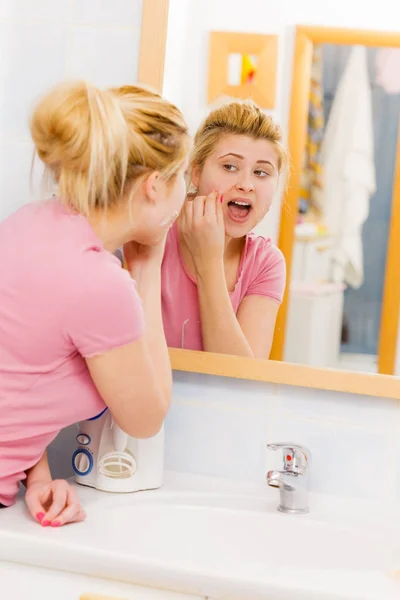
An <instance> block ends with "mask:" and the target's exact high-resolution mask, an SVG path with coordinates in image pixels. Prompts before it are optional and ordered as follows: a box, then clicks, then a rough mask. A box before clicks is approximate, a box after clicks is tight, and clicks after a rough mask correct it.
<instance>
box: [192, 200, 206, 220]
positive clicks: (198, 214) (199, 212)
mask: <svg viewBox="0 0 400 600" xmlns="http://www.w3.org/2000/svg"><path fill="white" fill-rule="evenodd" d="M205 201H206V196H196V198H195V199H194V200H193V202H192V203H191V204H193V223H199V222H200V221H202V220H203V217H204V205H205Z"/></svg>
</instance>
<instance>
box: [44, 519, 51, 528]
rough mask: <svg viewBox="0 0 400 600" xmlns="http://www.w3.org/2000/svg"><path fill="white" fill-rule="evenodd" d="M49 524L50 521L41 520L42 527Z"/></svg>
mask: <svg viewBox="0 0 400 600" xmlns="http://www.w3.org/2000/svg"><path fill="white" fill-rule="evenodd" d="M49 525H50V521H47V519H46V521H42V527H48V526H49Z"/></svg>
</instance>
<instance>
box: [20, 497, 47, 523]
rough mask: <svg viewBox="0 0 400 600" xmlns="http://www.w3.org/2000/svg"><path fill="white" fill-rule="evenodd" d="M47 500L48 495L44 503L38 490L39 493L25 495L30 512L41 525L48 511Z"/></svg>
mask: <svg viewBox="0 0 400 600" xmlns="http://www.w3.org/2000/svg"><path fill="white" fill-rule="evenodd" d="M49 491H50V490H49ZM47 498H48V494H47V495H45V497H44V501H43V499H42V494H41V493H40V490H37V491H34V490H32V492H27V494H26V495H25V503H26V506H27V508H28V511H29V513H30V514H31V515H32V517H33V518H34V519H35V520H36V521H39V523H41V522H42V520H43V517H44V515H45V514H46V511H47V508H46V500H47Z"/></svg>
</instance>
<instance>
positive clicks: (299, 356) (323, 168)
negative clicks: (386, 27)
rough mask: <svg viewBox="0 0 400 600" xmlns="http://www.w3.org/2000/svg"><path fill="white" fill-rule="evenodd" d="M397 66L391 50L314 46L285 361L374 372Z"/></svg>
mask: <svg viewBox="0 0 400 600" xmlns="http://www.w3.org/2000/svg"><path fill="white" fill-rule="evenodd" d="M396 61H397V62H396ZM396 65H397V67H396ZM398 69H400V50H397V49H392V48H377V47H366V46H361V45H338V44H316V45H314V46H313V56H312V69H311V81H310V94H309V105H308V117H307V118H308V123H307V133H306V142H305V148H304V160H303V168H302V173H301V187H300V197H299V206H298V215H297V222H296V226H295V232H294V237H295V242H294V247H293V257H292V270H291V277H290V281H289V282H288V295H289V299H288V303H289V309H288V319H287V323H286V335H285V345H284V359H285V360H287V361H288V362H296V363H301V364H309V365H313V366H320V367H329V368H338V369H346V370H360V371H366V372H375V373H376V372H377V370H378V351H379V340H380V332H381V318H382V310H383V301H384V282H385V273H386V263H387V249H388V238H389V230H390V222H391V217H392V204H393V196H394V189H393V184H394V172H395V166H396V155H397V145H398V142H397V140H398V122H399V115H400V78H398V76H397V72H398ZM396 79H397V80H398V81H396Z"/></svg>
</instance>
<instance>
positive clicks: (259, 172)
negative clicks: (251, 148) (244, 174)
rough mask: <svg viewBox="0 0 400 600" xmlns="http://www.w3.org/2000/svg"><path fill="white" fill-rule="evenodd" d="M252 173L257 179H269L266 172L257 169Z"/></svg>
mask: <svg viewBox="0 0 400 600" xmlns="http://www.w3.org/2000/svg"><path fill="white" fill-rule="evenodd" d="M254 173H255V174H256V175H257V176H258V177H269V173H268V172H267V171H262V170H261V169H257V171H254Z"/></svg>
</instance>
